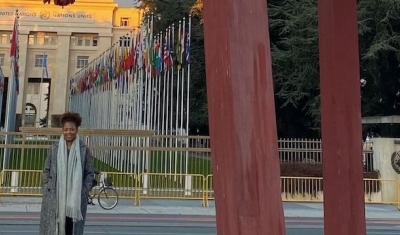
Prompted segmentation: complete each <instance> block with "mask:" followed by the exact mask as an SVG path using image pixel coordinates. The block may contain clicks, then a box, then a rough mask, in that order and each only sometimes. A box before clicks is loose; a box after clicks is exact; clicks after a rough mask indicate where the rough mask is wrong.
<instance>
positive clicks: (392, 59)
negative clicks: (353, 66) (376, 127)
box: [269, 0, 400, 128]
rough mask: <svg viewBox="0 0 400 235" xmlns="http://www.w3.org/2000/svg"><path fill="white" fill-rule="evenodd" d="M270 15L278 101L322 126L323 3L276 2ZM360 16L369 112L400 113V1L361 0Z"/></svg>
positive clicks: (365, 109) (307, 0)
mask: <svg viewBox="0 0 400 235" xmlns="http://www.w3.org/2000/svg"><path fill="white" fill-rule="evenodd" d="M269 16H270V30H271V39H272V59H273V73H274V81H275V92H276V96H277V99H278V103H281V104H282V106H283V107H285V106H288V105H290V106H293V107H295V108H296V109H301V110H304V111H305V112H304V118H306V119H309V120H311V121H312V122H313V123H314V127H316V128H318V127H319V123H320V111H319V107H320V105H319V104H320V103H319V62H318V21H317V1H316V0H300V1H298V0H286V1H280V2H278V1H276V3H270V4H269ZM358 19H359V42H360V65H361V66H360V67H361V68H360V73H361V78H362V79H365V80H366V81H367V84H366V86H365V87H363V88H362V111H363V115H364V116H367V115H378V114H382V115H393V114H399V113H400V112H399V110H398V108H397V107H398V106H400V100H399V97H400V92H399V88H400V83H399V77H398V74H399V72H400V71H399V59H400V56H399V55H400V53H399V52H400V51H399V49H400V36H399V32H400V21H399V20H400V1H397V0H389V1H379V0H359V1H358ZM338 92H340V91H338ZM277 113H278V115H279V110H278V111H277ZM278 118H279V117H278Z"/></svg>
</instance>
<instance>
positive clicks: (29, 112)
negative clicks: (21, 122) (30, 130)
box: [25, 103, 36, 127]
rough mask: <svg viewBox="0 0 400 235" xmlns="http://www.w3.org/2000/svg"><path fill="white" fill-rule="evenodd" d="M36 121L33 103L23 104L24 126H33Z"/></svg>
mask: <svg viewBox="0 0 400 235" xmlns="http://www.w3.org/2000/svg"><path fill="white" fill-rule="evenodd" d="M35 123H36V107H35V105H33V104H31V103H28V104H26V106H25V126H27V127H35Z"/></svg>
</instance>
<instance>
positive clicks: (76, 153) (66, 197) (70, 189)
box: [56, 136, 83, 235]
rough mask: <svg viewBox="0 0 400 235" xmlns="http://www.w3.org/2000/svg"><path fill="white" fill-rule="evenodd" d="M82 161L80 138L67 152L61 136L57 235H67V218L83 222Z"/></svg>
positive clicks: (58, 154) (58, 157) (58, 161)
mask: <svg viewBox="0 0 400 235" xmlns="http://www.w3.org/2000/svg"><path fill="white" fill-rule="evenodd" d="M81 193H82V160H81V154H80V147H79V136H76V139H75V140H74V142H73V143H72V146H71V149H70V151H69V156H68V152H67V143H66V142H65V139H64V136H61V138H60V142H59V146H58V153H57V203H58V213H57V225H58V226H57V230H56V235H65V220H66V219H65V217H69V218H72V219H73V221H74V222H77V221H81V220H83V217H82V213H81Z"/></svg>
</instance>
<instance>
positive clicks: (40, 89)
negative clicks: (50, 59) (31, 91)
mask: <svg viewBox="0 0 400 235" xmlns="http://www.w3.org/2000/svg"><path fill="white" fill-rule="evenodd" d="M46 68H47V58H46V53H43V58H42V77H41V78H40V87H39V125H40V119H41V118H42V85H43V77H44V70H45V69H46Z"/></svg>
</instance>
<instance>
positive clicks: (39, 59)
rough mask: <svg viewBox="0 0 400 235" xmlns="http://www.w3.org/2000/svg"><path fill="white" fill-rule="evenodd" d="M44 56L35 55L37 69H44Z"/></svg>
mask: <svg viewBox="0 0 400 235" xmlns="http://www.w3.org/2000/svg"><path fill="white" fill-rule="evenodd" d="M44 62H45V61H44V55H35V67H36V68H42V67H43V65H44Z"/></svg>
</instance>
